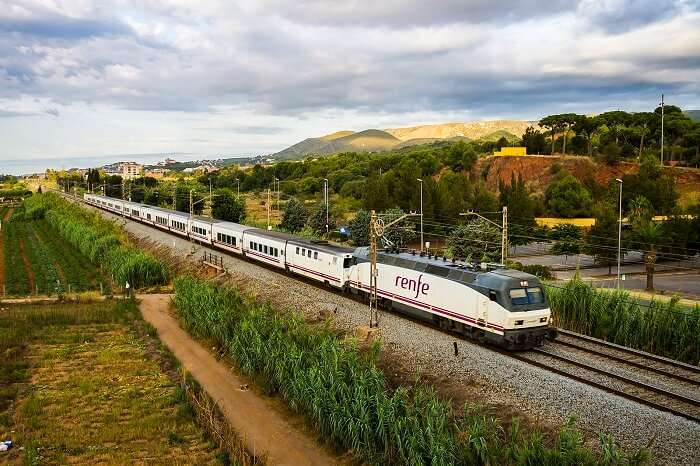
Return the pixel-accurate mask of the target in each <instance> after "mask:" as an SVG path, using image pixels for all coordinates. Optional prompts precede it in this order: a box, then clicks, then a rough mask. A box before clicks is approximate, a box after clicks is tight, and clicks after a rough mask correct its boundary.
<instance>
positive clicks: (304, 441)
mask: <svg viewBox="0 0 700 466" xmlns="http://www.w3.org/2000/svg"><path fill="white" fill-rule="evenodd" d="M138 298H139V299H140V300H141V304H140V308H141V313H142V314H143V317H144V319H145V320H146V321H148V322H150V323H151V324H152V325H153V326H154V327H155V328H156V330H157V331H158V336H159V337H160V339H161V341H162V342H163V344H165V345H166V346H167V347H168V348H169V349H170V351H171V352H172V353H173V354H174V355H175V357H177V359H178V360H179V361H180V363H181V364H182V366H183V367H184V368H185V369H187V370H188V371H189V372H190V373H191V374H192V376H193V377H194V378H195V379H196V380H197V382H199V384H200V385H201V386H202V387H203V388H204V389H205V390H206V391H207V393H208V394H209V396H210V397H211V398H213V399H214V400H216V402H217V403H218V405H219V407H220V408H221V411H222V412H223V413H224V415H225V416H226V418H227V419H228V421H229V422H230V424H231V426H232V427H233V428H234V429H235V430H236V431H237V432H238V433H239V435H240V436H241V437H242V438H243V439H244V441H245V443H246V445H247V448H248V450H249V451H250V452H251V453H254V454H256V455H260V454H261V453H262V452H264V453H266V454H267V458H268V463H269V464H273V465H332V464H341V462H340V461H339V460H338V459H337V458H335V457H333V456H332V455H331V454H330V453H328V452H327V451H326V450H325V449H324V448H323V447H321V446H319V445H318V444H317V443H316V442H315V441H314V439H313V438H312V437H311V436H309V435H308V434H306V433H305V432H302V431H300V430H299V429H298V428H297V427H296V426H295V425H294V424H292V423H291V422H289V420H288V419H287V418H286V416H285V415H284V414H283V413H281V412H279V411H278V410H277V408H275V407H274V406H273V403H272V402H271V401H270V400H269V399H266V398H265V397H262V396H260V395H258V394H257V393H255V392H253V391H251V390H241V387H242V386H243V385H244V384H246V383H247V382H246V381H244V380H243V379H242V378H239V377H237V376H236V374H235V373H233V372H232V371H231V368H230V367H229V366H228V365H226V364H225V363H223V362H221V361H218V360H217V359H216V358H215V357H214V356H213V355H212V354H211V353H210V352H209V351H208V350H207V349H206V348H204V347H203V346H202V345H201V344H200V343H199V342H197V341H195V340H194V339H193V338H192V337H191V336H190V335H189V334H188V333H187V332H186V331H185V330H183V329H182V328H181V327H180V325H179V323H178V321H177V319H176V318H175V317H174V316H173V315H172V313H171V311H170V295H155V294H150V295H139V297H138Z"/></svg>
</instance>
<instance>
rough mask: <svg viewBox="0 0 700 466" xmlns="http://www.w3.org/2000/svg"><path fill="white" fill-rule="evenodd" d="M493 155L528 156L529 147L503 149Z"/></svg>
mask: <svg viewBox="0 0 700 466" xmlns="http://www.w3.org/2000/svg"><path fill="white" fill-rule="evenodd" d="M493 155H494V157H521V156H523V155H527V147H502V148H501V150H499V151H496V152H494V153H493Z"/></svg>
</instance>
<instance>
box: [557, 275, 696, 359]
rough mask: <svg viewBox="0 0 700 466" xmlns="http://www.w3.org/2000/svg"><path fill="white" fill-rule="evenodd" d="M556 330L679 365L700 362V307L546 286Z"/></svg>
mask: <svg viewBox="0 0 700 466" xmlns="http://www.w3.org/2000/svg"><path fill="white" fill-rule="evenodd" d="M545 290H546V293H547V298H548V300H549V305H550V307H551V308H552V315H553V317H554V321H555V323H556V325H558V326H560V327H562V328H566V329H569V330H573V331H575V332H579V333H583V334H585V335H590V336H593V337H596V338H601V339H603V340H607V341H610V342H612V343H617V344H619V345H623V346H629V347H631V348H636V349H640V350H643V351H647V352H650V353H654V354H658V355H660V356H665V357H669V358H673V359H677V360H679V361H684V362H688V363H691V364H698V362H699V361H700V307H698V306H697V305H696V306H695V307H694V308H692V309H691V308H687V307H684V306H681V305H679V303H678V299H671V300H670V301H668V302H661V301H651V302H650V303H649V304H648V305H647V304H645V303H640V302H639V301H638V300H635V299H634V298H632V297H631V296H630V295H629V293H627V292H626V291H624V290H620V291H617V290H615V291H601V290H597V289H596V288H594V287H593V286H591V285H590V284H587V283H584V282H582V281H581V280H578V279H574V280H571V281H569V282H567V283H566V284H565V285H561V286H560V285H556V286H555V285H552V284H549V285H547V286H545Z"/></svg>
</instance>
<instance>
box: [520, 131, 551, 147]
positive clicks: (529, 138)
mask: <svg viewBox="0 0 700 466" xmlns="http://www.w3.org/2000/svg"><path fill="white" fill-rule="evenodd" d="M522 145H523V146H525V147H526V148H527V153H528V154H541V153H543V152H544V150H545V148H546V145H547V141H546V140H545V137H544V134H542V132H541V131H539V130H536V129H535V128H533V127H532V126H528V127H527V128H526V129H525V133H524V134H523V140H522Z"/></svg>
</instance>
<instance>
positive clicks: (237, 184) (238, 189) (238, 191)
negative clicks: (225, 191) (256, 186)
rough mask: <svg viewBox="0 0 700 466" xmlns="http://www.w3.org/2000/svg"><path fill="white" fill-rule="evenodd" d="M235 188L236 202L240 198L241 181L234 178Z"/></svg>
mask: <svg viewBox="0 0 700 466" xmlns="http://www.w3.org/2000/svg"><path fill="white" fill-rule="evenodd" d="M236 186H237V190H236V200H238V198H239V197H241V180H239V179H238V178H236Z"/></svg>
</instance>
